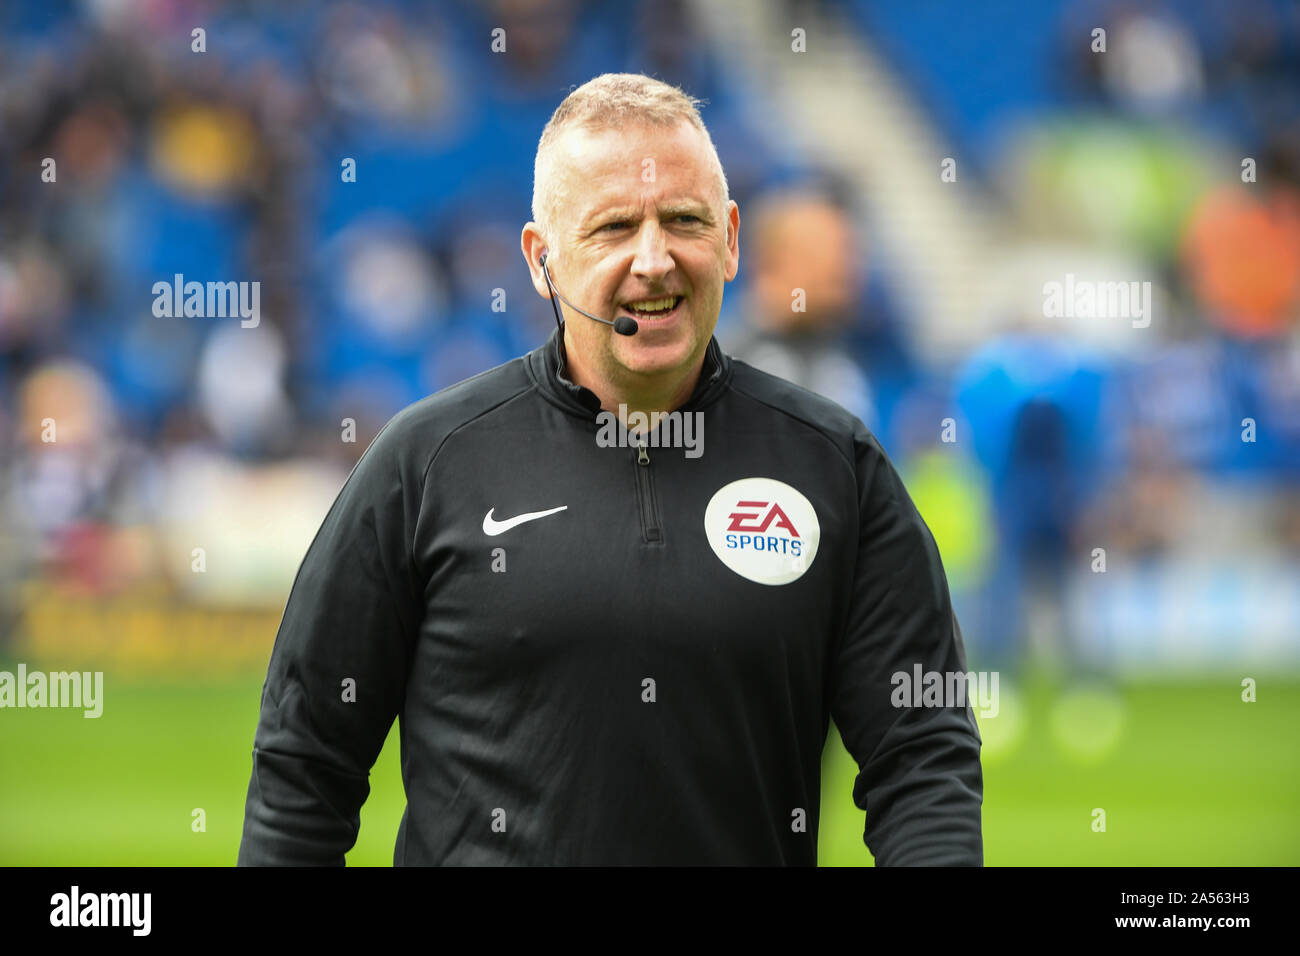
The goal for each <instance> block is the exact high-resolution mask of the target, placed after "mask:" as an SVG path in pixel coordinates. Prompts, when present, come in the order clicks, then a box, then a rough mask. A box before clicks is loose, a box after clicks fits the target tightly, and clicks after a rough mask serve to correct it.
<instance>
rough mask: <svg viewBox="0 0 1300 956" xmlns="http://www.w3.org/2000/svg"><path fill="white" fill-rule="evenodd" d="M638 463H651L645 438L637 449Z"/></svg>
mask: <svg viewBox="0 0 1300 956" xmlns="http://www.w3.org/2000/svg"><path fill="white" fill-rule="evenodd" d="M636 463H637V464H638V465H648V464H650V455H649V454H648V453H647V452H646V450H645V441H644V440H642V442H641V444H640V445H639V446H638V447H637V450H636Z"/></svg>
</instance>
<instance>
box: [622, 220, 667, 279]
mask: <svg viewBox="0 0 1300 956" xmlns="http://www.w3.org/2000/svg"><path fill="white" fill-rule="evenodd" d="M673 265H674V263H673V259H672V256H670V255H669V254H668V238H667V236H666V235H665V234H664V231H663V229H661V228H660V226H659V222H658V221H657V220H656V219H654V217H647V218H646V219H645V221H644V222H642V224H641V230H640V232H638V233H637V237H636V255H635V257H634V258H633V259H632V274H633V275H635V276H638V277H639V278H642V279H646V280H649V281H655V280H658V279H662V278H663V277H664V276H666V275H667V274H668V273H669V272H671V271H672V269H673Z"/></svg>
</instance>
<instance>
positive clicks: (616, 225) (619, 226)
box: [600, 219, 627, 232]
mask: <svg viewBox="0 0 1300 956" xmlns="http://www.w3.org/2000/svg"><path fill="white" fill-rule="evenodd" d="M626 225H627V223H626V222H625V221H624V220H622V219H620V220H619V221H618V222H607V223H605V225H603V226H601V227H600V231H601V232H604V231H605V230H606V229H622V228H623V227H624V226H626Z"/></svg>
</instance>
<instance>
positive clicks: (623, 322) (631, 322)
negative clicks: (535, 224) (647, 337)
mask: <svg viewBox="0 0 1300 956" xmlns="http://www.w3.org/2000/svg"><path fill="white" fill-rule="evenodd" d="M537 264H538V265H540V266H541V267H542V275H544V276H546V288H548V289H550V290H551V308H552V309H554V310H555V324H556V325H557V326H559V327H560V328H561V329H563V328H564V325H563V324H562V323H561V321H560V307H559V306H558V305H556V304H555V299H556V297H557V296H558V297H559V299H560V301H561V302H563V303H564V304H565V305H567V306H568V307H569V308H571V309H572V310H573V311H574V312H577V313H579V314H580V315H585V316H586V317H587V318H589V319H592V320H594V321H596V322H601V323H603V324H605V325H612V326H613V327H614V331H615V332H617V333H618V334H619V335H636V333H637V331H638V330H639V329H640V328H641V326H639V325H638V324H637V321H636V319H634V318H632V316H630V315H620V316H619V317H618V318H617V319H615V320H614V321H613V322H611V321H610V320H609V319H602V318H601V317H600V316H598V315H592V314H591V313H590V312H584V311H583V310H582V309H580V308H578V307H577V306H576V305H574V304H573V303H572V302H570V301H569V300H568V299H566V298H565V297H564V296H562V295H560V290H559V289H557V288H555V283H553V282H552V281H551V271H550V270H549V269H547V268H546V253H544V252H543V253H542V255H541V257H540V258H539V259H538V260H537Z"/></svg>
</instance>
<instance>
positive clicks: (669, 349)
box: [239, 74, 982, 865]
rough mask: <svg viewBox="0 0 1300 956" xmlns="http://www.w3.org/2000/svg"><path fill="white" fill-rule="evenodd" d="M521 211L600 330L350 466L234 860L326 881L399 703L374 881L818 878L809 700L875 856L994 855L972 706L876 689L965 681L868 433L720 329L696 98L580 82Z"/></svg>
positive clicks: (942, 589) (924, 535)
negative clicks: (545, 876)
mask: <svg viewBox="0 0 1300 956" xmlns="http://www.w3.org/2000/svg"><path fill="white" fill-rule="evenodd" d="M533 215H534V220H535V221H534V222H530V223H529V224H527V225H526V226H525V227H524V230H523V236H522V246H523V252H524V256H525V258H526V259H527V261H528V266H529V268H530V269H531V270H532V276H533V282H534V285H535V286H536V288H537V291H538V293H539V294H541V295H543V296H546V297H548V298H550V296H551V292H550V290H551V287H552V286H554V288H555V289H556V291H557V292H558V293H559V294H561V295H562V296H563V297H564V298H565V299H567V300H568V301H569V302H571V303H573V304H574V305H576V306H578V308H580V309H582V310H584V312H585V311H590V314H591V315H592V316H595V317H596V320H593V319H592V318H589V317H587V316H586V315H584V314H583V312H579V311H577V309H574V308H567V310H566V313H565V321H564V322H563V326H562V329H557V331H556V332H555V333H553V334H552V336H551V339H550V341H548V342H547V343H546V344H545V345H544V346H542V347H540V348H538V349H536V350H535V351H533V352H530V353H529V354H527V355H525V356H523V357H521V358H519V359H516V360H514V361H512V362H509V363H507V364H506V365H503V366H500V367H498V368H495V369H492V370H491V371H488V372H484V373H483V374H481V375H478V376H475V377H474V378H471V379H468V380H467V381H465V382H462V383H460V384H458V385H455V386H453V387H451V388H449V389H446V390H444V391H442V392H439V393H438V394H436V395H433V396H430V397H429V398H426V399H424V400H422V401H420V402H418V403H416V404H415V405H413V406H411V407H409V408H407V409H406V410H404V411H403V412H401V413H400V414H399V415H397V416H396V417H395V418H394V419H393V420H392V421H391V422H390V423H389V424H388V425H387V426H386V427H385V429H384V430H383V432H381V434H380V435H379V436H377V437H376V439H375V441H374V443H373V444H372V445H371V447H370V448H369V449H368V450H367V452H366V454H365V455H364V456H363V458H362V459H361V461H360V462H359V463H358V464H357V466H356V468H355V469H354V471H353V473H352V475H351V476H350V477H349V479H348V481H347V483H346V485H345V486H344V488H343V490H342V492H341V493H340V495H339V498H338V500H337V502H336V503H335V504H334V506H333V508H332V509H331V510H330V512H329V514H328V515H327V516H326V518H325V522H324V524H323V525H322V527H321V530H320V533H319V534H318V535H317V537H316V540H315V541H314V542H313V543H312V545H311V548H310V549H309V551H308V553H307V556H306V558H305V559H304V560H303V565H302V568H301V570H300V571H299V574H298V578H297V580H296V581H295V583H294V587H293V590H292V593H291V594H290V597H289V602H288V606H287V607H286V609H285V614H284V620H283V622H282V624H281V626H280V632H279V635H278V636H277V638H276V643H275V649H274V651H273V653H272V656H271V664H270V670H269V673H268V676H267V682H266V685H265V688H264V690H263V695H262V713H261V720H260V722H259V724H258V728H257V735H256V740H255V749H254V754H253V757H254V765H253V776H252V781H251V782H250V785H249V793H248V805H247V811H246V816H245V822H244V836H243V842H242V845H241V847H240V854H239V861H240V863H241V864H313V863H314V864H341V863H342V862H343V859H344V853H345V851H347V850H348V849H349V848H350V847H351V846H352V845H353V843H354V841H355V839H356V836H357V831H358V826H359V815H358V814H359V808H360V806H361V804H362V802H363V801H364V800H365V798H366V795H367V794H368V792H369V787H368V784H367V774H368V771H369V769H370V767H371V766H372V764H373V763H374V761H375V758H376V757H377V755H378V754H379V751H380V748H381V747H382V745H383V742H384V739H385V736H386V734H387V732H388V730H389V727H390V726H391V724H392V721H393V718H394V717H397V718H398V719H399V721H400V734H401V745H402V776H403V782H404V784H405V787H406V794H407V808H406V812H405V814H404V816H403V818H402V823H401V827H400V829H399V832H398V836H397V845H396V849H395V852H394V862H395V863H396V864H398V865H403V864H405V865H411V864H442V863H448V864H501V863H519V864H805V865H811V864H814V863H815V862H816V856H817V822H818V806H819V785H820V777H819V774H820V764H821V753H822V749H823V745H824V743H825V741H826V738H827V731H828V726H829V725H828V721H829V719H830V718H831V716H832V715H833V717H834V719H835V721H836V724H837V726H838V727H839V729H840V732H841V734H842V736H843V739H844V741H845V743H846V745H847V746H848V748H849V749H850V750H851V751H852V753H853V755H854V756H855V757H856V758H857V760H858V763H859V765H860V767H861V773H860V775H859V777H858V779H857V783H856V786H855V788H854V798H855V800H856V802H857V804H858V806H860V807H863V808H864V809H865V810H866V811H867V824H866V832H865V836H866V842H867V844H868V846H869V847H870V848H871V850H872V851H873V852H874V853H875V855H876V860H877V862H878V863H880V864H916V863H920V864H980V863H982V842H981V836H980V801H981V794H982V780H981V773H980V765H979V746H980V742H979V736H978V732H977V730H976V726H975V722H974V719H973V714H972V712H971V710H970V708H969V706H951V707H942V706H934V707H919V706H913V702H912V701H911V700H908V701H906V706H895V705H894V704H895V702H896V701H897V697H898V695H897V694H896V693H894V692H895V691H896V690H897V683H896V680H895V675H897V674H900V673H906V674H907V675H909V676H910V675H911V674H912V673H913V669H914V666H919V667H920V668H921V670H922V671H923V672H928V671H938V672H958V671H964V670H965V658H964V650H963V647H962V642H961V637H960V633H959V631H958V630H957V627H956V622H955V620H954V618H953V615H952V610H951V607H950V604H949V599H948V590H947V585H946V583H945V580H944V576H943V570H942V566H941V565H940V561H939V555H938V553H937V552H936V550H935V547H934V543H933V540H932V539H931V537H930V535H929V533H928V531H927V530H926V528H925V526H924V524H923V523H922V522H921V520H920V518H919V517H918V516H917V514H916V511H915V509H914V508H913V507H912V504H911V502H910V500H909V499H908V497H907V494H906V492H905V491H904V490H903V487H902V485H901V484H900V482H899V480H898V476H897V475H896V473H895V472H894V469H893V468H892V466H891V465H890V463H889V461H888V460H887V458H886V457H885V455H884V453H883V451H881V449H880V447H879V445H878V444H877V443H876V442H875V440H874V439H873V438H872V437H871V435H870V434H868V432H867V431H866V429H865V428H864V427H863V426H862V424H861V423H860V422H859V421H857V420H856V419H854V418H853V417H852V416H851V415H849V414H848V413H847V412H845V411H844V410H843V409H841V408H840V407H838V406H836V405H834V404H833V403H831V402H829V401H827V400H825V399H822V398H819V397H818V396H815V395H813V394H812V393H810V392H806V391H804V390H802V389H799V388H797V387H795V386H793V385H791V384H789V383H787V382H784V381H782V380H780V379H777V378H774V377H772V376H769V375H766V374H764V373H761V372H758V371H757V370H755V369H752V368H750V367H748V366H746V365H744V364H743V363H740V362H732V361H731V360H730V358H729V357H728V356H726V355H725V354H724V353H723V352H722V351H721V350H720V349H719V347H718V345H717V343H716V341H715V340H714V339H713V336H712V332H713V328H714V325H715V323H716V322H717V318H718V312H719V309H720V306H721V302H722V290H723V286H724V284H725V283H726V282H727V281H730V280H731V279H732V278H733V277H734V276H735V275H736V272H737V268H738V262H739V243H738V230H739V225H740V218H739V213H738V209H737V206H736V203H735V202H732V201H731V200H730V199H729V198H728V195H727V186H726V179H725V176H724V175H723V172H722V167H721V164H720V163H719V162H718V159H717V155H716V153H715V151H714V149H713V145H712V142H711V140H710V139H709V137H708V134H707V132H706V131H705V129H704V126H703V123H702V122H701V120H700V118H699V114H698V112H697V111H696V109H695V105H694V102H693V101H692V100H691V99H689V98H688V97H686V96H685V95H684V94H682V93H681V91H679V90H677V89H675V88H673V87H670V86H667V85H665V84H662V83H659V82H657V81H655V80H651V79H649V78H647V77H642V76H632V75H626V74H618V75H605V76H601V77H598V78H596V79H595V80H592V81H590V82H589V83H587V84H585V85H583V86H582V87H579V88H578V89H576V90H575V91H573V93H571V94H570V95H569V97H568V98H567V99H566V100H565V101H564V102H563V103H562V104H561V105H560V107H559V108H558V109H557V110H556V112H555V114H554V116H553V117H552V118H551V121H550V122H549V123H548V124H547V127H546V129H545V131H544V132H543V134H542V138H541V142H540V143H539V146H538V154H537V161H536V175H535V184H534V208H533ZM543 262H544V263H545V264H544V265H543ZM552 301H553V302H554V301H555V300H554V299H552ZM556 315H557V324H558V317H559V315H560V311H559V306H558V305H557V307H556ZM608 322H613V323H616V324H617V325H618V326H619V327H620V329H621V331H618V330H616V329H614V328H611V326H610V325H608V324H606V323H608ZM633 324H635V326H636V329H635V331H632V329H631V328H630V326H631V325H633ZM629 332H630V333H631V334H625V333H629ZM666 412H671V413H674V417H669V418H666V419H659V420H658V421H657V423H656V427H654V428H653V429H652V428H648V427H642V428H639V429H638V428H635V427H634V428H633V431H632V434H629V433H628V432H627V431H624V430H623V429H622V427H621V424H622V422H627V423H631V424H633V425H634V426H635V425H636V424H637V423H638V420H639V417H640V416H645V417H649V416H651V415H652V414H653V413H666ZM606 413H614V414H617V415H619V418H620V423H619V424H620V427H619V429H617V432H618V434H617V438H618V440H617V441H616V442H611V441H609V440H608V438H609V435H610V433H611V432H613V431H615V429H612V428H609V427H608V426H609V423H610V419H609V416H608V415H607V414H606ZM688 416H689V417H688ZM695 416H698V417H695ZM688 423H696V425H695V426H694V427H690V426H688ZM701 429H702V430H701ZM703 435H707V442H701V441H700V440H699V439H700V438H701V437H702V436H703ZM602 439H604V440H602ZM665 439H672V440H677V441H678V444H681V445H682V446H683V447H681V448H668V447H664V446H665V445H667V444H670V443H671V441H668V440H665ZM611 445H612V446H613V447H611ZM891 698H893V700H891Z"/></svg>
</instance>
